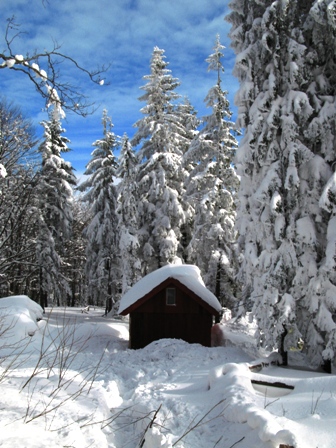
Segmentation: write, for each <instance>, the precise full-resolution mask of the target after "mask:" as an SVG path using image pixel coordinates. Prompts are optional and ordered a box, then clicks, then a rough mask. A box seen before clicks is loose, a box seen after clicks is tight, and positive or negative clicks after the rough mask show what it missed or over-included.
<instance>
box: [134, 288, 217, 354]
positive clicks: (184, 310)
mask: <svg viewBox="0 0 336 448" xmlns="http://www.w3.org/2000/svg"><path fill="white" fill-rule="evenodd" d="M167 287H168V288H170V287H175V286H174V285H168V286H167ZM175 290H176V305H167V304H166V288H164V289H162V290H161V291H159V292H158V293H157V294H156V295H154V296H153V297H151V298H150V299H149V300H147V301H146V302H145V303H143V304H142V305H140V306H139V307H138V308H137V309H136V310H134V311H133V312H131V314H130V348H134V349H136V348H142V347H145V346H146V345H148V344H150V343H151V342H153V341H156V340H158V339H163V338H173V339H183V340H184V341H186V342H189V343H199V344H202V345H205V346H208V347H210V346H211V327H212V323H213V316H212V314H211V313H209V312H208V311H207V310H206V309H205V308H204V307H202V306H201V305H200V304H198V303H197V302H196V301H195V300H193V299H192V298H190V297H189V296H188V295H187V294H186V293H185V292H183V291H181V290H180V289H178V288H177V287H175Z"/></svg>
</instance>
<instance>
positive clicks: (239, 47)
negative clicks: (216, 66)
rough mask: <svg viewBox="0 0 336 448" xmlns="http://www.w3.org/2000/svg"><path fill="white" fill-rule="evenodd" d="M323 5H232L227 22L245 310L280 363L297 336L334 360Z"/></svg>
mask: <svg viewBox="0 0 336 448" xmlns="http://www.w3.org/2000/svg"><path fill="white" fill-rule="evenodd" d="M328 3H329V2H318V3H316V4H315V2H312V1H310V2H304V1H297V2H280V1H279V2H278V1H275V2H267V3H265V2H256V1H252V0H250V1H248V0H246V1H243V2H241V1H238V0H237V1H234V2H232V4H231V7H232V9H233V12H232V13H231V14H230V16H229V21H230V22H231V23H232V30H231V38H232V42H233V47H234V48H235V50H236V52H237V60H236V66H235V73H236V74H237V76H238V78H239V80H240V83H241V86H240V89H239V92H238V94H237V97H236V100H237V104H238V107H239V114H238V125H239V127H241V128H244V129H245V136H244V139H243V140H242V142H241V144H240V147H239V150H238V152H237V158H236V163H237V166H238V168H239V174H240V176H241V188H240V193H239V199H240V201H239V204H240V205H239V209H238V230H239V233H240V246H241V248H242V249H243V251H244V261H243V264H242V268H241V275H242V279H243V281H244V283H245V287H246V288H245V289H246V291H247V292H248V294H246V298H245V301H244V306H245V309H248V308H249V307H251V310H252V312H253V314H254V315H255V317H256V318H257V320H258V323H259V326H260V331H261V341H262V343H263V345H264V346H266V347H269V348H276V349H279V350H280V351H281V352H282V354H283V356H284V362H286V351H287V350H288V349H289V348H290V347H291V346H295V345H296V343H297V340H298V338H299V337H300V336H302V337H303V339H304V341H305V343H306V350H307V352H308V355H309V357H310V359H311V361H312V362H314V363H321V362H322V361H323V358H324V359H330V358H332V357H333V356H334V355H333V349H332V346H333V342H332V343H331V346H330V349H331V350H329V347H328V343H329V341H331V340H332V339H333V336H332V333H333V332H334V330H335V325H334V324H333V323H332V313H333V310H334V309H335V306H334V301H330V300H329V299H328V296H329V295H330V291H332V290H333V288H334V286H333V282H334V274H333V272H332V271H331V270H329V272H327V271H328V268H327V269H325V268H326V265H327V264H328V263H326V260H327V259H328V256H327V253H326V250H327V248H328V246H329V244H327V245H326V240H329V241H333V236H332V233H333V232H331V234H330V232H327V228H328V219H326V212H327V210H326V209H325V210H323V207H324V208H328V205H327V203H326V202H325V201H323V199H322V200H321V201H320V198H321V195H322V198H323V197H326V195H324V196H323V188H324V186H325V185H326V183H327V182H328V179H329V178H330V176H331V169H330V165H331V164H332V160H333V158H334V155H333V152H334V151H333V149H332V147H331V144H330V142H331V141H333V139H334V138H333V136H334V135H335V131H334V129H335V128H333V124H332V123H333V122H334V112H332V113H331V114H329V112H327V111H330V110H331V109H330V108H328V105H329V104H330V103H333V102H334V91H333V87H332V85H333V77H334V76H335V75H334V71H333V69H332V67H333V65H334V63H333V62H331V59H332V57H331V54H333V53H334V43H333V39H332V38H330V35H331V34H330V33H331V32H332V30H333V23H334V22H333V19H332V20H330V17H331V16H332V14H331V15H330V12H331V10H330V7H328ZM328 14H329V16H330V17H329V16H328ZM325 74H326V76H325ZM327 117H328V118H327ZM324 124H326V130H325V131H324V130H323V131H322V129H323V128H324ZM326 189H327V187H326ZM325 191H326V190H325ZM321 206H322V207H321ZM327 213H328V212H327ZM329 216H330V217H332V210H329ZM325 235H327V239H326V238H325ZM329 236H330V238H329ZM332 246H334V244H333V243H332ZM329 248H330V246H329ZM333 249H334V248H333ZM329 260H331V258H329ZM323 350H324V351H323Z"/></svg>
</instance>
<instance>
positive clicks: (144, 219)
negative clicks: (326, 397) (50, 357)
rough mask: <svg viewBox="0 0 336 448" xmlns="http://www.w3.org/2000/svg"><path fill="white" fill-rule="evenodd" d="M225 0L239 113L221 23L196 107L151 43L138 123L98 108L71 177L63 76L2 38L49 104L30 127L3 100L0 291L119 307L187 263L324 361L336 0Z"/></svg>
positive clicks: (331, 347)
mask: <svg viewBox="0 0 336 448" xmlns="http://www.w3.org/2000/svg"><path fill="white" fill-rule="evenodd" d="M230 8H231V12H230V14H229V15H228V16H227V17H226V20H227V21H228V22H229V23H230V24H231V31H230V38H231V45H232V47H233V49H234V50H235V53H236V62H235V69H234V74H235V76H236V77H237V79H238V80H239V83H240V87H239V91H238V92H237V94H236V97H235V102H236V105H237V107H238V118H237V120H236V121H235V122H233V121H232V120H231V117H232V113H231V111H230V104H229V101H228V99H227V93H228V92H227V91H226V90H225V86H224V85H223V82H222V73H223V70H224V62H223V46H222V44H221V42H220V37H219V36H217V37H216V40H215V45H214V47H213V50H212V53H211V54H210V55H209V57H208V59H207V63H208V68H209V70H210V71H211V73H212V74H213V79H214V82H213V87H212V88H211V89H210V90H209V92H208V94H207V96H206V98H205V102H206V104H207V106H208V110H209V114H208V115H206V116H203V117H198V116H197V113H196V112H195V110H194V108H193V106H192V104H190V102H189V101H188V100H181V98H180V97H179V95H178V93H177V91H176V89H177V87H178V86H179V83H180V81H179V79H177V78H175V77H173V74H172V72H171V71H170V70H169V68H168V65H169V63H168V62H167V61H166V57H165V51H164V50H163V49H160V48H158V47H155V48H154V50H153V53H152V56H151V62H150V67H149V74H148V75H146V76H144V78H143V79H144V85H143V87H142V91H143V94H142V96H141V98H140V100H141V102H142V105H143V107H142V108H141V110H140V112H141V114H142V118H140V119H139V120H138V121H137V122H136V123H135V124H134V126H135V128H136V132H135V135H134V136H133V137H132V138H129V137H128V136H127V135H126V134H124V135H123V136H122V138H121V139H120V138H119V137H118V136H116V135H115V134H114V132H113V123H112V120H111V118H110V117H109V114H108V111H106V110H104V112H103V115H102V134H101V138H100V139H99V140H96V141H94V142H93V143H92V145H93V151H92V155H91V160H90V161H89V162H88V164H87V167H86V171H85V180H84V181H83V182H82V183H80V184H79V185H78V184H77V180H76V176H75V174H74V171H73V169H72V167H71V164H70V163H69V162H67V161H66V153H67V152H68V151H69V150H70V148H71V142H69V140H68V139H67V137H66V135H65V132H64V130H63V127H62V119H63V118H64V111H63V108H62V95H61V94H62V89H61V91H60V96H58V91H57V87H58V86H57V83H56V82H55V80H49V74H47V73H46V72H45V71H44V70H42V69H40V68H39V65H38V64H37V62H36V61H38V59H39V55H35V57H34V60H33V61H27V60H25V59H24V57H23V56H18V55H14V54H11V53H10V45H8V48H7V53H6V52H5V53H4V54H0V62H1V63H2V65H1V68H4V69H6V70H7V69H9V70H11V69H15V68H16V67H21V66H22V67H23V68H24V69H25V71H24V73H23V74H22V75H23V76H24V75H25V74H26V75H27V74H28V76H30V75H31V73H32V71H33V72H35V74H36V73H37V74H38V75H39V83H38V86H37V87H38V88H39V89H40V91H41V92H47V95H46V98H47V101H48V111H49V115H48V117H49V118H48V120H45V121H44V122H42V124H41V125H42V126H43V129H44V137H43V139H42V141H41V142H40V141H39V142H37V141H36V139H35V134H34V129H33V128H32V126H31V124H30V122H29V120H27V119H25V117H24V113H23V112H21V111H20V109H19V108H17V107H16V106H14V105H13V104H11V103H10V102H8V101H6V100H5V99H2V100H1V104H0V294H1V296H10V295H13V294H25V295H28V296H29V297H31V298H32V299H33V300H35V301H37V302H39V303H40V304H41V305H42V307H46V306H60V305H62V306H64V305H67V306H77V305H83V304H93V305H99V306H105V304H106V306H107V307H108V309H109V310H110V309H111V308H112V311H113V310H114V309H117V308H116V306H117V304H118V301H119V299H120V297H121V296H122V295H123V294H124V293H125V292H126V291H127V290H128V289H129V288H130V287H131V286H132V285H134V284H135V282H136V281H137V280H139V279H140V278H142V277H143V276H144V275H146V274H147V273H150V272H152V271H154V270H155V269H157V268H159V267H161V266H164V265H166V264H169V263H188V264H195V265H197V266H198V267H199V268H200V269H201V272H202V276H203V278H204V282H205V284H206V286H207V287H208V288H209V289H210V290H211V291H212V292H213V293H214V294H215V295H216V296H217V297H218V299H219V300H220V302H221V304H222V306H223V307H224V308H229V309H230V310H231V311H232V314H233V315H234V316H235V317H237V318H239V317H242V316H245V315H246V314H247V313H248V315H249V316H250V318H251V319H253V318H254V319H255V320H256V321H257V323H258V327H259V338H260V345H261V346H263V347H267V348H275V349H278V350H279V351H280V352H282V353H285V352H286V351H288V350H290V349H291V348H296V347H299V346H300V347H302V346H304V350H305V352H306V353H307V355H308V357H309V359H310V360H311V363H312V365H320V364H324V365H325V366H326V368H328V366H329V368H330V365H331V363H332V362H333V360H334V357H335V348H336V324H335V320H336V315H335V310H336V286H335V285H336V274H335V273H336V254H335V251H336V231H335V228H336V226H335V224H336V221H335V220H336V217H335V214H336V208H335V206H336V178H335V174H334V167H335V161H336V157H335V133H336V121H335V118H336V109H335V88H336V87H335V86H336V82H335V81H336V79H335V77H336V70H335V68H336V67H335V65H336V57H335V43H336V39H335V32H336V5H335V2H333V1H329V0H318V1H309V2H306V1H305V2H304V1H302V0H297V1H295V2H286V1H268V0H265V1H253V0H232V2H231V3H230ZM7 43H10V42H9V41H8V42H7ZM55 53H58V51H57V49H55ZM47 60H48V61H50V59H47ZM32 62H33V63H32ZM34 64H35V65H34ZM41 66H42V65H41ZM27 67H28V68H27ZM33 79H35V78H33ZM97 82H100V81H99V77H98V78H97ZM61 87H62V86H61ZM65 93H67V92H66V90H65ZM68 104H69V102H68ZM70 104H71V103H70ZM73 107H74V105H73ZM117 154H118V156H117Z"/></svg>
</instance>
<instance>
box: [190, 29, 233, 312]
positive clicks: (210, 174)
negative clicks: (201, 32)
mask: <svg viewBox="0 0 336 448" xmlns="http://www.w3.org/2000/svg"><path fill="white" fill-rule="evenodd" d="M223 49H224V47H223V46H222V45H221V43H220V38H219V36H217V38H216V44H215V47H214V53H212V54H211V55H210V56H209V58H208V59H207V62H208V64H209V67H208V70H209V71H214V72H215V73H216V75H217V80H216V84H215V85H214V86H213V87H212V88H211V89H210V91H209V92H208V94H207V96H206V98H205V103H206V105H207V107H208V108H211V109H212V113H211V114H210V115H208V116H205V117H204V118H203V120H202V121H203V127H202V129H201V130H200V132H199V133H198V134H197V135H196V136H195V138H194V140H193V141H192V143H191V146H190V148H189V150H188V151H187V152H186V154H185V156H184V163H185V164H189V163H193V169H192V171H191V172H190V176H189V179H188V181H187V198H188V202H190V203H191V204H193V206H194V208H195V218H194V230H193V237H192V240H191V242H190V244H189V248H188V249H189V260H190V261H191V262H192V263H195V264H196V265H197V266H199V268H200V269H201V271H202V274H203V277H204V279H205V283H206V285H207V287H208V288H209V289H210V290H211V291H212V292H213V293H215V294H216V295H217V297H218V299H220V300H221V302H222V304H223V305H224V306H229V307H231V308H232V307H233V305H234V300H235V299H234V292H235V291H234V290H235V288H234V283H235V282H234V275H235V267H236V265H237V259H236V258H237V257H236V254H235V242H236V231H235V228H234V225H235V194H236V192H237V190H238V187H239V180H238V176H237V175H236V172H235V169H234V166H233V156H234V152H235V149H236V147H237V145H238V143H237V140H236V139H235V137H234V136H233V129H234V124H233V123H232V122H231V120H230V119H231V112H230V109H229V101H228V100H227V92H225V91H223V90H222V80H221V74H222V73H223V72H224V68H223V65H222V62H221V60H222V57H223Z"/></svg>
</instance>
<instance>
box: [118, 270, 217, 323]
mask: <svg viewBox="0 0 336 448" xmlns="http://www.w3.org/2000/svg"><path fill="white" fill-rule="evenodd" d="M168 278H174V279H176V280H178V281H179V282H181V283H182V284H183V285H185V286H186V287H187V288H188V289H190V290H191V291H192V292H194V293H195V294H196V295H197V296H198V297H200V298H201V299H202V300H203V301H204V302H206V303H207V304H208V305H210V306H211V307H212V308H214V309H215V310H216V311H221V309H222V307H221V305H220V303H219V302H218V300H217V298H216V296H215V295H214V294H212V292H210V291H209V290H208V289H207V288H206V287H205V285H204V282H203V280H202V277H201V272H200V270H199V268H198V267H197V266H193V265H190V264H179V265H175V264H171V265H167V266H164V267H162V268H160V269H157V270H156V271H154V272H151V273H150V274H148V275H146V276H145V277H143V278H142V279H141V280H139V281H138V282H137V283H136V284H135V285H134V286H133V287H132V288H131V289H130V290H129V291H127V293H126V294H125V295H124V296H123V297H122V298H121V301H120V306H119V314H121V313H122V312H123V311H124V310H126V309H127V308H128V307H130V306H131V305H133V304H134V303H136V302H137V301H138V300H139V299H141V298H142V297H144V296H145V295H146V294H148V293H149V292H151V291H152V290H153V289H154V288H155V287H156V286H158V285H160V284H161V283H163V282H164V281H165V280H167V279H168Z"/></svg>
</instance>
